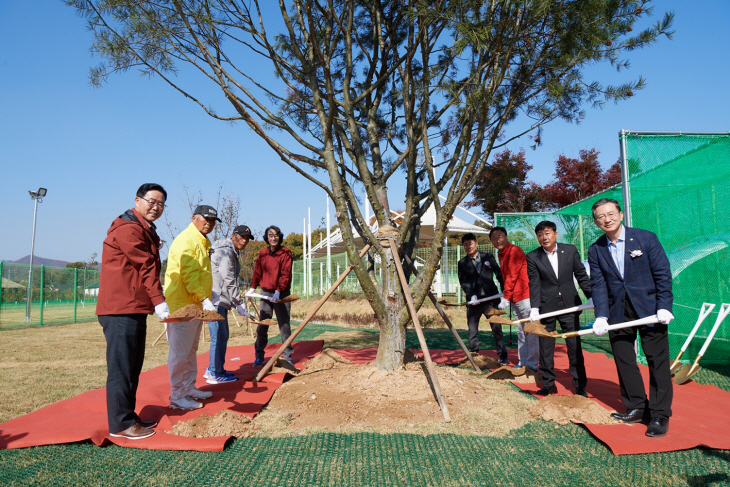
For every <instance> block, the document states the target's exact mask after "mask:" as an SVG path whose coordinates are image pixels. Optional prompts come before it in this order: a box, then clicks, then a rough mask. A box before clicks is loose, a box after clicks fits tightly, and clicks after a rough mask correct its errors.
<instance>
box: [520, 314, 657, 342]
mask: <svg viewBox="0 0 730 487" xmlns="http://www.w3.org/2000/svg"><path fill="white" fill-rule="evenodd" d="M532 323H537V324H538V325H536V326H535V327H534V328H533V329H531V330H529V329H528V326H530V325H531V324H532ZM539 323H540V322H539V321H533V322H531V323H528V324H527V325H525V333H532V334H533V335H537V336H541V337H547V338H571V337H577V336H583V335H591V334H593V328H589V329H587V330H580V331H570V332H568V333H558V334H555V335H551V334H550V333H549V332H548V331H547V330H545V327H544V326H542V324H539ZM651 323H659V318H657V317H656V315H651V316H647V317H646V318H641V319H638V320H634V321H627V322H625V323H617V324H615V325H609V326H608V331H611V330H620V329H621V328H630V327H632V326H639V325H649V324H651ZM540 328H542V330H540Z"/></svg>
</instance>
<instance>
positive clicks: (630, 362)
mask: <svg viewBox="0 0 730 487" xmlns="http://www.w3.org/2000/svg"><path fill="white" fill-rule="evenodd" d="M592 211H593V219H594V222H595V224H596V225H597V226H598V227H599V228H600V229H601V230H603V232H604V233H605V235H603V236H601V237H599V238H598V240H596V242H595V243H594V244H593V245H591V247H590V248H589V249H588V263H589V265H590V269H591V288H592V293H593V304H594V306H595V313H596V321H595V324H594V325H593V330H594V332H595V334H596V335H603V334H605V333H606V332H607V331H608V324H609V323H611V324H615V323H622V322H625V321H632V320H636V319H639V318H644V317H647V316H651V315H657V318H658V319H659V323H656V324H651V325H643V326H638V327H636V326H635V327H630V328H623V329H620V330H612V331H611V332H610V333H609V338H610V340H611V348H612V350H613V356H614V360H615V362H616V371H617V372H618V379H619V385H620V386H621V400H622V401H623V403H624V406H626V409H627V411H626V413H624V414H621V413H614V414H612V415H611V416H613V417H614V418H616V419H619V420H621V421H623V422H624V423H638V422H642V421H645V420H647V419H649V418H650V421H649V427H648V428H647V430H646V435H647V436H664V435H666V434H667V431H668V430H669V416H671V415H672V409H671V407H672V374H671V371H670V370H669V362H670V360H669V341H668V338H667V329H668V327H667V325H668V324H669V323H670V322H671V321H672V320H673V319H674V316H673V315H672V301H673V296H672V272H671V270H670V268H669V260H668V259H667V256H666V254H665V253H664V249H663V248H662V246H661V244H660V243H659V240H658V239H657V236H656V235H655V234H653V233H652V232H649V231H646V230H639V229H638V228H629V227H625V226H623V224H622V223H621V221H622V220H623V217H624V214H623V213H622V212H621V207H620V206H619V204H618V202H617V201H616V200H613V199H607V198H601V199H600V200H598V201H596V202H595V203H594V204H593V208H592ZM637 333H638V335H639V337H640V338H641V347H642V349H643V350H644V354H645V355H646V360H647V362H648V364H649V400H648V401H647V398H646V393H645V390H644V382H643V380H642V378H641V374H640V372H639V366H638V365H637V364H636V352H635V350H634V342H635V341H636V336H637Z"/></svg>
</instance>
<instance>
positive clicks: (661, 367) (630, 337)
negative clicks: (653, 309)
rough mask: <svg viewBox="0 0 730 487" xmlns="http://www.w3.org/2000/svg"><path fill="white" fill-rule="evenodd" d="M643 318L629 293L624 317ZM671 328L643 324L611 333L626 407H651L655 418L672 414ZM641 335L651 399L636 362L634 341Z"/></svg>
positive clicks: (627, 318) (609, 334) (622, 396)
mask: <svg viewBox="0 0 730 487" xmlns="http://www.w3.org/2000/svg"><path fill="white" fill-rule="evenodd" d="M637 319H639V317H638V315H637V314H636V311H634V307H633V305H632V304H631V301H629V298H628V296H627V297H626V301H625V303H624V320H625V321H632V320H637ZM667 330H668V327H667V325H662V324H661V323H656V324H655V325H654V326H653V327H650V326H646V325H642V326H632V327H630V328H623V329H621V330H614V331H610V332H608V337H609V338H610V340H611V349H612V350H613V357H614V361H615V362H616V371H617V372H618V381H619V386H621V400H622V401H623V403H624V406H626V409H646V408H649V410H650V411H651V415H652V417H661V418H668V417H670V416H671V415H672V397H673V390H672V373H671V371H670V370H669V366H670V360H669V338H668V332H667ZM637 334H638V336H639V338H640V339H641V348H642V349H643V350H644V355H646V361H647V364H648V366H649V399H648V401H647V398H646V392H645V390H644V381H643V380H642V378H641V373H640V372H639V365H638V364H637V363H636V351H635V350H634V342H635V341H636V337H637Z"/></svg>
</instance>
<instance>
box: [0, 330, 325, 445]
mask: <svg viewBox="0 0 730 487" xmlns="http://www.w3.org/2000/svg"><path fill="white" fill-rule="evenodd" d="M323 343H324V342H323V341H322V340H316V341H309V342H299V343H295V344H294V354H293V355H292V360H293V361H294V364H295V365H297V366H298V367H300V368H303V366H302V365H301V363H302V362H303V361H305V360H309V359H310V358H312V357H314V356H315V355H317V354H318V353H319V352H321V351H322V345H323ZM280 346H281V345H280V344H271V345H269V346H267V347H266V356H267V358H268V357H271V356H272V355H273V354H274V352H276V350H278V349H279V347H280ZM226 355H227V359H226V364H225V368H226V370H230V371H232V372H234V373H235V374H236V375H237V376H238V377H239V380H237V381H235V382H229V383H226V384H215V385H210V384H207V383H206V382H205V379H203V371H204V370H205V368H206V367H207V366H208V363H209V358H208V354H207V353H205V354H202V355H199V356H198V381H197V383H196V387H198V388H199V389H201V390H204V391H206V390H209V391H212V392H213V397H212V398H210V399H206V400H205V401H203V404H204V406H203V408H201V409H197V410H195V411H181V410H175V409H169V408H168V407H167V405H168V404H169V402H170V401H169V395H170V383H169V377H168V372H167V366H166V365H162V366H160V367H156V368H154V369H152V370H148V371H147V372H143V373H142V374H141V375H140V381H139V388H138V390H137V414H139V415H140V417H142V418H143V419H146V420H148V419H155V420H157V421H158V422H159V425H158V426H157V427H156V428H155V431H156V432H157V434H155V435H154V436H151V437H150V438H145V439H143V440H127V439H125V438H110V437H109V429H108V426H107V416H106V389H105V388H101V389H96V390H93V391H89V392H85V393H83V394H81V395H79V396H76V397H72V398H70V399H66V400H64V401H60V402H57V403H55V404H51V405H49V406H46V407H44V408H41V409H38V410H37V411H33V412H32V413H30V414H26V415H25V416H21V417H19V418H15V419H11V420H10V421H7V422H5V423H2V424H0V448H3V449H10V448H25V447H29V446H39V445H56V444H60V443H73V442H77V441H85V440H89V439H90V440H91V441H93V442H94V443H95V444H97V445H99V446H102V445H106V444H109V443H110V442H111V443H114V444H116V445H119V446H126V447H132V448H143V449H149V450H194V451H223V447H224V446H225V443H226V442H227V441H228V440H229V438H230V437H229V436H219V437H215V438H188V437H185V436H176V435H171V434H166V433H165V431H170V430H171V429H172V426H173V425H174V424H175V423H177V422H178V421H188V420H191V419H193V418H196V417H198V416H200V415H201V414H207V415H213V414H215V413H217V412H219V411H221V410H223V409H229V410H231V411H236V412H238V413H241V414H245V415H247V416H250V417H254V416H255V415H256V414H258V413H259V411H261V409H262V408H263V407H264V405H265V404H266V403H268V402H269V400H270V399H271V396H273V395H274V392H275V391H276V389H277V388H278V387H279V386H280V385H281V384H282V382H283V381H284V379H285V377H286V374H271V375H268V376H266V378H265V379H264V380H263V381H262V382H259V383H258V384H257V385H256V386H254V385H253V383H252V382H250V379H252V378H253V377H255V375H256V373H257V371H258V370H259V368H254V367H252V366H251V363H252V362H253V360H254V349H253V345H248V346H239V347H231V348H229V349H228V352H227V353H226ZM244 379H246V380H248V381H249V382H244Z"/></svg>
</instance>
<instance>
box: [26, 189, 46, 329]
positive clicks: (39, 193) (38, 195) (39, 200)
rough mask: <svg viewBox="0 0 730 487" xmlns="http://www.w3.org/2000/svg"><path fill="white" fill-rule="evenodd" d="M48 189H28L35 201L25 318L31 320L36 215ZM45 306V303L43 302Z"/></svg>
mask: <svg viewBox="0 0 730 487" xmlns="http://www.w3.org/2000/svg"><path fill="white" fill-rule="evenodd" d="M47 192H48V190H47V189H46V188H38V191H28V193H30V198H31V199H32V200H34V201H35V205H34V208H33V237H32V239H31V242H30V266H28V293H27V295H26V300H25V320H23V321H31V319H30V302H31V299H32V297H33V287H32V284H33V254H34V252H35V222H36V216H37V215H38V203H42V202H43V197H44V196H45V195H46V193H47ZM41 306H43V303H41Z"/></svg>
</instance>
